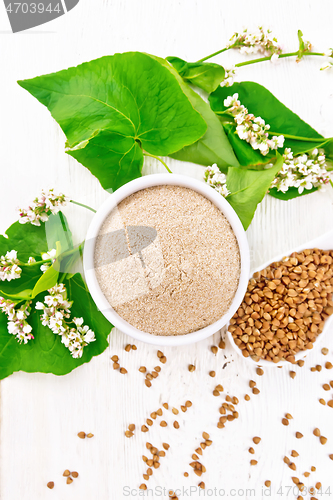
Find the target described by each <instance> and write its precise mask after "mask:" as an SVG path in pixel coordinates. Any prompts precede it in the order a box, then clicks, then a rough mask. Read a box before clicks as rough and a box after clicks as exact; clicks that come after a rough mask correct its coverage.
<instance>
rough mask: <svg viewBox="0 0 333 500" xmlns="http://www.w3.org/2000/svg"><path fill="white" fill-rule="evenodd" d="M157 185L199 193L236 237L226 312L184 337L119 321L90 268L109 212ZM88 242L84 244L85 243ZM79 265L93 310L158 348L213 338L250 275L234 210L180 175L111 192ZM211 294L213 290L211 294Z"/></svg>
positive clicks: (143, 179)
mask: <svg viewBox="0 0 333 500" xmlns="http://www.w3.org/2000/svg"><path fill="white" fill-rule="evenodd" d="M161 185H172V186H182V187H186V188H189V189H193V190H194V191H196V192H198V193H200V194H201V195H203V196H205V197H206V198H208V199H209V200H210V201H211V202H212V203H214V205H216V206H217V207H218V208H219V209H220V210H221V212H223V214H224V215H225V217H226V218H227V219H228V221H229V223H230V225H231V227H232V229H233V231H234V233H235V235H236V238H237V242H238V246H239V251H240V258H241V272H240V278H239V284H238V288H237V291H236V294H235V296H234V299H233V301H232V304H231V306H230V308H229V310H228V311H227V313H226V314H225V315H224V316H222V318H220V319H219V320H218V321H216V322H215V323H212V324H211V325H209V326H207V327H205V328H202V329H201V330H198V331H196V332H192V333H187V334H185V335H172V336H167V335H159V336H157V335H152V334H151V333H147V332H143V331H141V330H138V329H137V328H135V327H134V326H132V325H130V324H129V323H128V322H127V321H125V320H124V319H123V318H121V317H120V316H119V315H118V314H117V313H116V312H115V311H114V309H113V308H112V307H111V305H110V303H109V302H108V301H107V299H106V297H105V296H104V294H103V292H102V291H101V289H100V286H99V283H98V281H97V278H96V274H95V269H94V252H95V243H96V238H97V236H98V233H99V231H100V228H101V226H102V224H103V222H104V220H105V219H106V217H107V216H108V215H109V213H110V212H111V211H112V210H113V209H114V208H115V207H116V206H117V205H118V204H119V203H120V202H121V201H122V200H124V199H125V198H127V197H128V196H130V195H131V194H133V193H135V192H137V191H140V190H142V189H145V188H149V187H152V186H161ZM87 243H88V244H87ZM83 266H84V272H85V277H86V281H87V285H88V288H89V291H90V293H91V295H92V298H93V299H94V301H95V303H96V305H97V307H98V308H99V309H100V311H101V312H102V313H103V314H104V316H105V317H106V318H107V319H108V320H109V321H110V322H111V323H112V324H113V325H114V326H115V327H117V328H118V329H119V330H121V331H122V332H124V333H126V334H128V335H130V336H131V337H133V338H135V339H137V340H141V341H143V342H147V343H149V344H154V345H158V346H177V345H187V344H192V343H194V342H198V341H199V340H202V339H205V338H207V337H209V336H210V335H213V334H214V333H216V332H217V331H218V330H220V329H221V328H222V327H223V326H224V325H226V324H227V323H228V321H229V320H230V319H231V317H232V316H233V315H234V314H235V312H236V311H237V309H238V307H239V306H240V304H241V302H242V300H243V297H244V295H245V292H246V289H247V285H248V280H249V273H250V252H249V246H248V242H247V239H246V235H245V231H244V228H243V226H242V224H241V222H240V220H239V218H238V216H237V214H236V212H235V211H234V209H233V208H232V207H231V205H229V203H228V202H227V201H226V200H225V199H224V198H223V196H221V195H220V194H218V193H217V192H216V191H215V190H214V189H212V188H211V187H209V186H208V185H207V184H205V183H204V182H201V181H198V180H196V179H193V178H192V177H187V176H183V175H176V174H154V175H147V176H144V177H140V178H139V179H135V180H133V181H131V182H129V183H128V184H125V185H124V186H122V187H121V188H119V189H118V190H117V191H116V192H115V193H113V194H111V195H110V197H109V198H108V199H107V200H106V201H105V202H104V203H103V205H102V206H101V207H100V208H99V210H98V211H97V213H96V214H95V216H94V218H93V220H92V222H91V224H90V227H89V229H88V233H87V237H86V245H85V248H84V255H83ZM212 292H213V291H212Z"/></svg>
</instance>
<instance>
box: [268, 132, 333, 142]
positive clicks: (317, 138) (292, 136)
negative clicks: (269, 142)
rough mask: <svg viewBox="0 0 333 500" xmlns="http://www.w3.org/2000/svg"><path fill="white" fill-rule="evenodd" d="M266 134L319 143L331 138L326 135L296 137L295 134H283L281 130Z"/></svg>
mask: <svg viewBox="0 0 333 500" xmlns="http://www.w3.org/2000/svg"><path fill="white" fill-rule="evenodd" d="M268 134H269V135H283V137H285V138H286V139H295V140H296V141H304V142H320V143H323V142H325V141H328V140H329V139H331V138H330V137H328V138H326V137H323V138H320V137H316V138H315V139H311V137H298V136H297V135H290V134H283V133H281V132H272V131H269V132H268Z"/></svg>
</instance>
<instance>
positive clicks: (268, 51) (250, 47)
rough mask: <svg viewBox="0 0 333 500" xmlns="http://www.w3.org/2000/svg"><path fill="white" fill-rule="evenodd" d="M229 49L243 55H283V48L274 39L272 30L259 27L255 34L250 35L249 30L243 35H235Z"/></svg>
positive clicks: (231, 39)
mask: <svg viewBox="0 0 333 500" xmlns="http://www.w3.org/2000/svg"><path fill="white" fill-rule="evenodd" d="M227 47H228V48H235V49H238V48H239V50H240V52H241V53H242V54H264V55H265V56H271V55H273V54H281V52H282V48H281V47H280V46H279V44H278V42H277V39H276V38H275V37H272V32H271V31H270V30H264V29H263V27H262V26H259V27H258V29H256V30H255V31H254V32H253V33H248V31H247V29H245V30H244V31H243V33H234V34H233V35H232V37H231V38H230V41H229V43H228V45H227Z"/></svg>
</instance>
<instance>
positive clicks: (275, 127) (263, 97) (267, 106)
mask: <svg viewBox="0 0 333 500" xmlns="http://www.w3.org/2000/svg"><path fill="white" fill-rule="evenodd" d="M235 93H238V96H239V100H240V102H241V104H243V105H244V106H245V107H246V108H247V109H248V110H249V112H250V113H253V114H254V116H256V117H258V116H260V117H261V118H263V119H264V120H265V122H266V123H267V124H269V125H270V131H271V132H274V133H278V134H283V135H284V134H288V135H292V136H298V137H303V138H309V139H315V141H311V140H309V141H302V140H297V139H286V140H285V142H284V147H283V148H282V149H283V150H284V148H291V150H292V152H293V153H294V155H296V154H301V153H305V152H307V151H311V150H312V149H314V148H317V147H320V146H321V144H322V143H321V141H319V142H318V139H323V143H324V142H325V141H327V139H325V138H324V137H323V136H322V135H320V134H318V132H316V131H315V130H314V129H313V128H312V127H310V125H308V124H307V123H305V122H304V121H303V120H302V119H301V118H300V117H299V116H298V115H296V114H295V113H293V112H292V111H291V110H290V109H288V108H287V107H286V106H285V105H284V104H282V103H281V102H280V101H279V100H278V99H277V98H276V97H274V95H273V94H272V93H271V92H269V90H267V89H266V88H265V87H263V86H262V85H259V84H258V83H254V82H242V83H234V84H233V85H232V86H231V87H219V88H218V89H217V90H216V91H215V92H213V93H212V94H211V95H210V96H209V102H210V105H211V108H212V110H213V111H214V112H220V113H221V112H223V111H226V109H227V108H226V107H225V106H224V100H225V99H226V98H227V97H228V96H229V95H233V94H235ZM242 142H244V144H243V149H245V148H247V149H248V150H249V156H250V154H251V153H250V149H251V150H252V147H251V146H250V144H248V143H246V142H245V141H242ZM240 154H241V153H240V151H239V150H238V148H237V149H236V155H240ZM261 156H262V155H261ZM262 158H263V159H264V161H265V157H264V156H262ZM250 164H251V163H249V165H250ZM243 165H244V166H246V165H247V164H245V163H244V164H243Z"/></svg>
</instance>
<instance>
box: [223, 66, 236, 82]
mask: <svg viewBox="0 0 333 500" xmlns="http://www.w3.org/2000/svg"><path fill="white" fill-rule="evenodd" d="M235 76H236V68H235V66H232V67H231V68H229V69H225V76H224V80H223V81H222V82H221V87H231V85H232V84H233V83H234V80H235Z"/></svg>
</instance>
